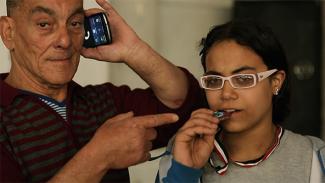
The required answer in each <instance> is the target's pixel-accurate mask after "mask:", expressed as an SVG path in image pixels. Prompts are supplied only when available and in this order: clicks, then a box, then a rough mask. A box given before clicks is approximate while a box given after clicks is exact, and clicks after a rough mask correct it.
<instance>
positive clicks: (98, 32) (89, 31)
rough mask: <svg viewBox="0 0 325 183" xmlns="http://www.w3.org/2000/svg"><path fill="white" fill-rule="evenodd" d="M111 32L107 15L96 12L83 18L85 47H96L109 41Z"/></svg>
mask: <svg viewBox="0 0 325 183" xmlns="http://www.w3.org/2000/svg"><path fill="white" fill-rule="evenodd" d="M111 42H112V40H111V34H110V29H109V24H108V21H107V17H106V15H105V14H104V13H97V14H94V15H91V16H89V17H86V19H85V41H84V46H85V47H96V46H99V45H105V44H109V43H111Z"/></svg>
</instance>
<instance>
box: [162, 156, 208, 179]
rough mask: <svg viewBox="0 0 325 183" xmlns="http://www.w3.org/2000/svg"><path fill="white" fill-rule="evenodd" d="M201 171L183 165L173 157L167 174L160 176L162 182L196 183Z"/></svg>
mask: <svg viewBox="0 0 325 183" xmlns="http://www.w3.org/2000/svg"><path fill="white" fill-rule="evenodd" d="M202 173H203V171H202V170H200V169H194V168H190V167H187V166H184V165H182V164H180V163H178V162H177V161H175V160H174V159H173V160H172V166H171V167H170V169H169V170H168V173H167V176H166V177H164V178H162V181H163V183H181V182H184V183H185V182H186V183H198V182H199V179H200V177H201V176H202Z"/></svg>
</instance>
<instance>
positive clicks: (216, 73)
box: [204, 66, 256, 76]
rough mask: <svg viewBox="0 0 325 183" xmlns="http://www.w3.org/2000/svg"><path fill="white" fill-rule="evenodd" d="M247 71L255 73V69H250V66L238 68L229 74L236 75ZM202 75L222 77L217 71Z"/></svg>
mask: <svg viewBox="0 0 325 183" xmlns="http://www.w3.org/2000/svg"><path fill="white" fill-rule="evenodd" d="M247 70H253V71H256V68H255V67H251V66H242V67H240V68H238V69H235V70H234V71H232V72H231V74H238V73H240V72H243V71H247ZM204 75H219V76H222V75H223V74H222V73H220V72H217V71H208V72H206V73H205V74H204Z"/></svg>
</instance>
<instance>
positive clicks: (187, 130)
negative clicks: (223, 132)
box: [173, 109, 219, 168]
mask: <svg viewBox="0 0 325 183" xmlns="http://www.w3.org/2000/svg"><path fill="white" fill-rule="evenodd" d="M212 114H213V111H211V110H209V109H199V110H196V111H194V112H193V113H192V115H191V118H190V119H189V120H188V121H187V122H186V123H185V125H184V126H183V127H182V128H181V129H179V131H178V132H177V134H176V137H175V144H174V148H173V156H174V159H175V160H176V161H177V162H179V163H181V164H183V165H185V166H188V167H192V168H202V167H203V166H204V165H205V163H206V162H207V161H208V159H209V157H210V154H211V152H212V150H213V147H214V145H213V141H214V136H215V134H216V132H217V128H218V123H219V120H218V119H217V118H216V117H214V116H213V115H212Z"/></svg>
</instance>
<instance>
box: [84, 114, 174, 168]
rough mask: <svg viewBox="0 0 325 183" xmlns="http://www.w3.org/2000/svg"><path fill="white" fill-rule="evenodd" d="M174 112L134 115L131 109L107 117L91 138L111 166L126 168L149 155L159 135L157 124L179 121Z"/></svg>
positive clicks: (104, 160)
mask: <svg viewBox="0 0 325 183" xmlns="http://www.w3.org/2000/svg"><path fill="white" fill-rule="evenodd" d="M177 120H178V116H177V115H175V114H167V113H165V114H157V115H146V116H138V117H134V116H133V113H132V112H129V113H125V114H120V115H117V116H115V117H113V118H111V119H109V120H107V121H106V122H105V123H104V124H103V125H102V126H101V127H100V128H99V129H98V130H97V132H96V134H95V135H94V137H93V138H92V140H91V141H90V144H91V147H92V148H94V149H97V150H96V151H97V152H98V156H101V157H103V159H102V161H103V162H106V163H107V166H108V167H109V169H120V168H126V167H129V166H131V165H135V164H138V163H141V162H144V161H147V160H148V159H149V158H150V153H149V151H150V150H151V148H152V142H151V141H152V140H154V139H155V138H156V136H157V132H156V131H155V129H154V127H157V126H161V125H164V124H168V123H172V122H176V121H177Z"/></svg>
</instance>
